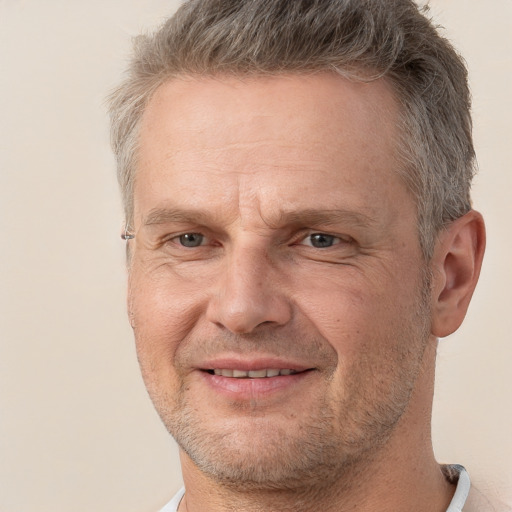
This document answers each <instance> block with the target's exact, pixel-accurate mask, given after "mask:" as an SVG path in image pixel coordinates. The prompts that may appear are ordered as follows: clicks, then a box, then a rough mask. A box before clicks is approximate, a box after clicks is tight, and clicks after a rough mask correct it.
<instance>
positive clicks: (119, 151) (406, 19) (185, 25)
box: [110, 0, 475, 260]
mask: <svg viewBox="0 0 512 512" xmlns="http://www.w3.org/2000/svg"><path fill="white" fill-rule="evenodd" d="M320 71H333V72H336V73H339V74H341V75H343V76H346V77H349V78H351V79H355V80H362V81H369V80H373V79H377V78H380V77H386V79H387V80H389V81H390V83H391V84H392V85H393V88H394V91H395V95H396V99H397V101H398V103H399V105H400V107H401V109H400V121H399V122H400V126H399V128H400V130H399V132H400V140H399V141H398V142H397V149H398V153H399V156H400V160H401V163H402V168H401V169H399V170H398V172H399V173H400V175H401V176H402V178H403V179H404V181H405V183H406V184H407V186H408V188H409V189H410V191H411V193H412V194H413V196H414V197H415V199H416V203H417V214H418V226H419V240H420V244H421V247H422V250H423V254H424V256H425V258H426V259H427V260H428V259H430V257H431V256H432V251H433V247H434V243H435V238H436V234H437V233H438V232H439V230H440V229H442V227H443V226H444V225H446V224H447V223H449V222H450V221H452V220H455V219H457V218H459V217H461V216H462V215H464V214H465V213H467V212H468V211H469V210H470V209H471V201H470V188H471V181H472V178H473V175H474V170H475V154H474V148H473V142H472V137H471V131H472V126H471V115H470V103H471V99H470V93H469V88H468V84H467V70H466V67H465V64H464V61H463V60H462V58H461V57H460V56H459V55H458V54H457V52H456V51H455V50H454V48H453V47H452V45H451V44H450V43H449V42H448V41H447V40H446V39H445V38H443V37H442V36H441V35H440V34H439V33H438V31H437V28H436V27H435V26H434V25H433V23H432V21H431V20H430V19H429V18H428V12H427V9H426V8H423V9H422V10H420V9H419V8H418V6H417V5H416V4H415V3H414V2H413V1H412V0H292V1H290V0H188V1H186V2H185V3H183V5H182V6H181V7H180V8H179V9H178V11H177V12H176V13H175V15H174V16H173V17H171V18H169V19H168V20H167V21H166V22H165V23H164V25H163V26H162V27H161V28H160V29H159V30H158V31H156V32H155V33H154V34H153V35H151V36H139V37H138V38H136V40H135V44H134V56H133V60H132V62H131V65H130V67H129V69H128V73H127V77H126V80H125V81H124V82H123V83H122V84H121V86H120V87H119V88H118V89H117V90H116V91H114V92H113V93H112V95H111V96H110V115H111V138H112V147H113V150H114V153H115V155H116V159H117V172H118V180H119V184H120V186H121V190H122V195H123V203H124V209H125V215H126V221H127V223H130V222H132V217H133V184H134V179H135V173H136V167H137V143H138V128H139V125H140V119H141V117H142V114H143V112H144V109H145V107H146V105H147V104H148V102H149V100H150V99H151V97H152V95H153V93H154V92H155V90H156V89H157V88H158V87H159V86H160V85H162V84H163V83H164V82H166V81H168V80H170V79H172V78H174V77H177V76H183V75H192V76H194V75H218V74H230V75H255V76H258V75H280V74H287V73H315V72H320Z"/></svg>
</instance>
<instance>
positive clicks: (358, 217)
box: [143, 208, 377, 229]
mask: <svg viewBox="0 0 512 512" xmlns="http://www.w3.org/2000/svg"><path fill="white" fill-rule="evenodd" d="M272 217H274V218H273V219H271V218H263V217H262V219H263V222H264V223H265V224H266V225H267V226H269V227H271V228H273V229H278V228H280V227H283V226H290V225H292V226H307V225H310V226H316V225H322V226H331V225H335V224H340V223H349V224H351V225H353V226H356V227H363V228H369V227H371V226H373V225H375V224H376V223H377V219H375V218H373V217H371V216H369V215H367V214H366V213H363V212H355V211H352V210H343V209H314V208H308V209H304V210H290V211H283V210H281V211H279V212H278V213H277V215H275V216H274V215H273V216H272ZM230 220H231V219H230ZM173 222H176V223H180V222H182V223H190V222H191V223H194V224H201V225H206V224H212V223H214V224H220V222H219V219H218V215H214V214H212V212H210V211H208V210H205V209H178V208H154V209H152V210H150V211H149V213H148V214H147V216H146V218H145V219H144V221H143V225H144V226H152V225H158V224H167V223H173Z"/></svg>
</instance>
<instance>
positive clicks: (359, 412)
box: [143, 273, 430, 492]
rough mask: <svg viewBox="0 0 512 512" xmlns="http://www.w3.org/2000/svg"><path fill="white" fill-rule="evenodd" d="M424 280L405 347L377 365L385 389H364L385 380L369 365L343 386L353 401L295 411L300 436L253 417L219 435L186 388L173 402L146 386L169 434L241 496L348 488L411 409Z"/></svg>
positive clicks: (424, 322) (425, 330) (425, 299)
mask: <svg viewBox="0 0 512 512" xmlns="http://www.w3.org/2000/svg"><path fill="white" fill-rule="evenodd" d="M425 276H426V277H425V279H424V282H423V290H421V293H420V294H419V297H418V302H417V304H416V305H415V308H414V309H415V311H413V312H412V313H411V312H410V311H409V318H410V321H409V324H408V325H406V326H402V329H401V332H400V333H398V334H397V333H395V337H396V336H400V339H401V342H400V343H398V344H396V350H395V352H389V353H387V354H386V357H384V358H382V359H380V360H379V361H378V366H379V368H380V370H383V369H387V370H389V369H390V368H392V375H391V378H388V379H387V381H386V382H385V383H384V384H385V385H384V386H383V388H382V389H375V384H374V387H372V388H366V387H365V385H364V382H363V380H364V379H368V378H370V379H371V378H372V377H373V378H375V377H374V376H375V375H378V376H381V375H382V374H381V373H379V369H378V368H376V367H375V360H370V359H365V358H363V360H361V361H359V364H358V368H357V369H356V371H354V372H353V375H348V376H347V378H346V380H345V381H344V385H345V387H346V389H347V390H348V392H347V393H346V397H347V398H346V399H344V400H343V401H342V402H338V403H333V401H332V397H329V396H328V395H327V396H326V395H322V394H321V393H318V392H317V393H316V396H315V400H313V403H314V404H315V407H314V409H311V410H305V411H296V416H295V423H294V424H293V425H292V426H293V431H290V430H285V429H284V428H283V427H282V426H279V425H276V424H275V423H273V422H272V420H271V419H269V418H266V417H265V415H264V414H260V415H258V414H254V415H251V414H247V412H246V411H245V412H244V418H243V421H239V422H237V423H236V428H233V425H235V424H230V423H229V422H227V423H226V426H225V427H221V428H218V429H215V430H213V429H211V428H208V427H207V426H205V420H204V418H203V417H202V416H201V411H198V407H197V405H194V403H193V397H190V393H187V387H186V385H185V384H184V383H182V385H181V387H180V389H179V390H178V391H177V393H174V394H173V395H171V394H170V393H169V392H165V391H164V392H162V390H161V389H160V390H158V391H157V390H156V389H155V391H154V392H152V390H151V388H152V386H151V385H150V384H149V385H148V382H146V384H147V385H148V390H149V392H150V395H151V398H152V400H153V403H154V405H155V407H156V409H157V411H158V412H159V414H160V417H161V419H162V421H163V422H164V424H165V426H166V428H167V430H168V431H169V433H170V434H171V435H172V436H173V437H174V439H175V440H176V441H177V443H178V445H179V446H180V448H181V449H182V450H183V451H184V452H185V453H186V454H187V455H188V457H189V458H190V459H191V460H192V462H193V463H194V464H195V465H196V467H197V468H198V469H199V470H200V471H201V472H202V473H203V474H205V475H207V476H209V477H210V478H211V479H213V480H214V481H216V482H218V483H220V484H222V485H224V486H227V487H233V488H234V489H236V490H237V491H244V490H245V491H258V490H266V491H273V490H276V491H277V490H281V491H282V490H287V491H300V490H304V489H308V488H309V489H311V488H316V489H317V490H318V491H319V492H321V490H322V489H324V488H328V487H329V486H331V485H332V484H333V483H334V482H337V485H341V486H343V482H347V487H349V482H350V481H354V478H357V474H359V473H362V472H364V471H365V470H367V469H368V467H369V466H370V464H371V462H372V460H374V458H375V457H376V456H377V454H378V452H379V449H380V448H381V447H383V446H384V445H385V444H386V442H387V441H388V440H389V438H390V437H391V435H392V433H393V431H394V429H395V427H396V425H397V423H398V422H399V420H400V418H401V417H402V416H403V414H404V412H405V411H406V409H407V406H408V404H409V400H410V398H411V395H412V392H413V390H414V385H415V383H416V379H417V377H418V374H419V372H420V370H421V364H422V359H423V354H424V352H425V348H426V346H427V341H428V339H429V325H428V319H429V318H430V310H429V306H428V304H429V292H430V284H429V283H430V279H429V276H427V274H426V273H425ZM387 341H389V340H387ZM143 373H144V372H143ZM330 378H332V375H327V376H326V379H330ZM145 380H146V379H145ZM149 380H151V379H149ZM375 393H376V394H375ZM340 411H341V414H340ZM340 490H341V489H340Z"/></svg>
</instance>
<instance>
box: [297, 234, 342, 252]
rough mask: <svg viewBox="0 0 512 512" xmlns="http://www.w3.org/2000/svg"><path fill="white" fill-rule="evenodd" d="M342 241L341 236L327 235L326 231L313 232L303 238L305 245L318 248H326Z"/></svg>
mask: <svg viewBox="0 0 512 512" xmlns="http://www.w3.org/2000/svg"><path fill="white" fill-rule="evenodd" d="M340 241H341V239H340V238H338V237H336V236H334V235H327V234H325V233H313V234H311V235H308V236H307V237H306V238H304V240H303V242H302V243H303V244H304V245H309V246H310V247H315V248H316V249H325V248H326V247H332V246H333V245H334V244H337V243H339V242H340Z"/></svg>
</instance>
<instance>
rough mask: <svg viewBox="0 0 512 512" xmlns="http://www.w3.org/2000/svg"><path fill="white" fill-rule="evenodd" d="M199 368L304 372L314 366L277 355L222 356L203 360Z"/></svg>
mask: <svg viewBox="0 0 512 512" xmlns="http://www.w3.org/2000/svg"><path fill="white" fill-rule="evenodd" d="M197 368H198V369H199V370H214V369H215V368H220V369H225V370H243V371H246V372H248V371H251V370H262V369H263V368H277V369H279V370H282V369H285V368H286V369H289V370H295V371H296V372H304V371H306V370H310V369H312V366H310V365H305V364H302V363H298V362H296V361H293V360H290V359H284V358H276V357H257V358H250V357H243V358H242V357H232V356H231V357H221V358H215V359H210V360H207V361H202V362H201V363H200V364H198V365H197Z"/></svg>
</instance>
